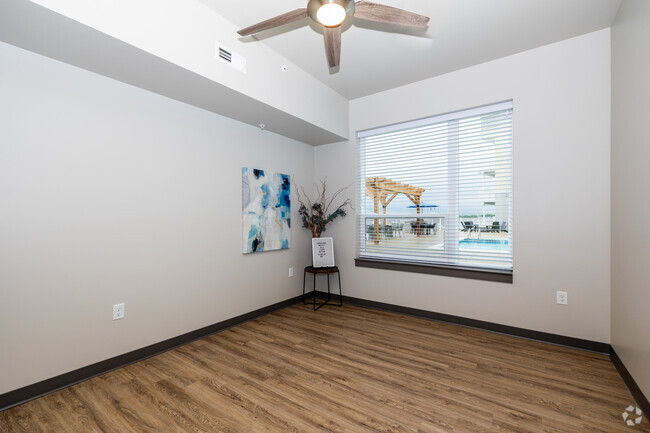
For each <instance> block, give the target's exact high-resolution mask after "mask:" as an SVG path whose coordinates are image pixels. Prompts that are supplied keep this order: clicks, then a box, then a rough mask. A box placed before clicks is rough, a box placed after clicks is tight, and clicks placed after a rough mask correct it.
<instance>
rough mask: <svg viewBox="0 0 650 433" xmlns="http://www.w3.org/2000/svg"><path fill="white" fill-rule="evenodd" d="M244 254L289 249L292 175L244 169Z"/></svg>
mask: <svg viewBox="0 0 650 433" xmlns="http://www.w3.org/2000/svg"><path fill="white" fill-rule="evenodd" d="M242 213H243V217H244V224H243V226H244V227H243V239H244V254H248V253H258V252H261V251H271V250H281V249H286V248H289V232H290V230H289V229H290V228H291V182H290V181H289V176H288V175H286V174H280V173H270V172H268V171H264V170H258V169H250V168H248V167H243V168H242Z"/></svg>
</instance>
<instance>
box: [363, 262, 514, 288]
mask: <svg viewBox="0 0 650 433" xmlns="http://www.w3.org/2000/svg"><path fill="white" fill-rule="evenodd" d="M354 264H355V266H358V267H361V268H375V269H386V270H389V271H402V272H414V273H418V274H430V275H442V276H445V277H455V278H468V279H472V280H483V281H493V282H497V283H509V284H512V271H507V270H503V269H480V268H468V267H462V266H445V265H434V264H423V263H414V262H400V261H395V260H377V259H367V258H359V259H354Z"/></svg>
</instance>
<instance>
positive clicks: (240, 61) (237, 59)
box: [215, 42, 246, 74]
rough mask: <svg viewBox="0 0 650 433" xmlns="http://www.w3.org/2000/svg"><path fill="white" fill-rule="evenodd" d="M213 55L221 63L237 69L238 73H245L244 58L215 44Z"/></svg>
mask: <svg viewBox="0 0 650 433" xmlns="http://www.w3.org/2000/svg"><path fill="white" fill-rule="evenodd" d="M215 55H216V57H217V59H219V61H221V62H222V63H225V64H226V65H228V66H231V67H233V68H235V69H237V70H238V71H239V72H242V73H244V74H245V73H246V58H245V57H244V56H242V55H241V54H237V53H235V52H233V51H232V50H231V49H230V48H228V47H224V46H223V45H221V44H220V43H219V42H217V43H216V52H215Z"/></svg>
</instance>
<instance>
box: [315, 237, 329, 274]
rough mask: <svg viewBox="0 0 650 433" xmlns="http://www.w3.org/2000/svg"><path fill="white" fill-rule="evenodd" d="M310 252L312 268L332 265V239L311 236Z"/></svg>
mask: <svg viewBox="0 0 650 433" xmlns="http://www.w3.org/2000/svg"><path fill="white" fill-rule="evenodd" d="M311 254H312V263H313V267H314V268H330V267H332V266H334V239H332V238H313V239H312V240H311Z"/></svg>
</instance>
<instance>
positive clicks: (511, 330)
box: [317, 291, 610, 355]
mask: <svg viewBox="0 0 650 433" xmlns="http://www.w3.org/2000/svg"><path fill="white" fill-rule="evenodd" d="M317 293H318V296H319V297H327V292H321V291H318V292H317ZM331 296H332V298H331V299H332V300H334V301H338V300H339V296H338V295H335V294H332V295H331ZM343 301H344V302H347V303H350V304H353V305H358V306H360V307H368V308H374V309H376V310H383V311H391V312H393V313H400V314H406V315H408V316H414V317H421V318H424V319H431V320H437V321H439V322H446V323H453V324H455V325H462V326H468V327H470V328H477V329H482V330H484V331H491V332H498V333H500V334H507V335H512V336H515V337H522V338H528V339H530V340H537V341H542V342H544V343H552V344H558V345H561V346H567V347H572V348H575V349H582V350H589V351H592V352H598V353H603V354H606V355H609V352H610V345H609V344H608V343H600V342H598V341H591V340H582V339H580V338H574V337H566V336H564V335H557V334H550V333H548V332H541V331H532V330H530V329H524V328H517V327H515V326H508V325H500V324H498V323H492V322H485V321H483V320H476V319H468V318H466V317H461V316H453V315H451V314H443V313H436V312H433V311H428V310H419V309H417V308H410V307H402V306H399V305H393V304H385V303H383V302H376V301H369V300H367V299H361V298H352V297H350V296H343Z"/></svg>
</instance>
